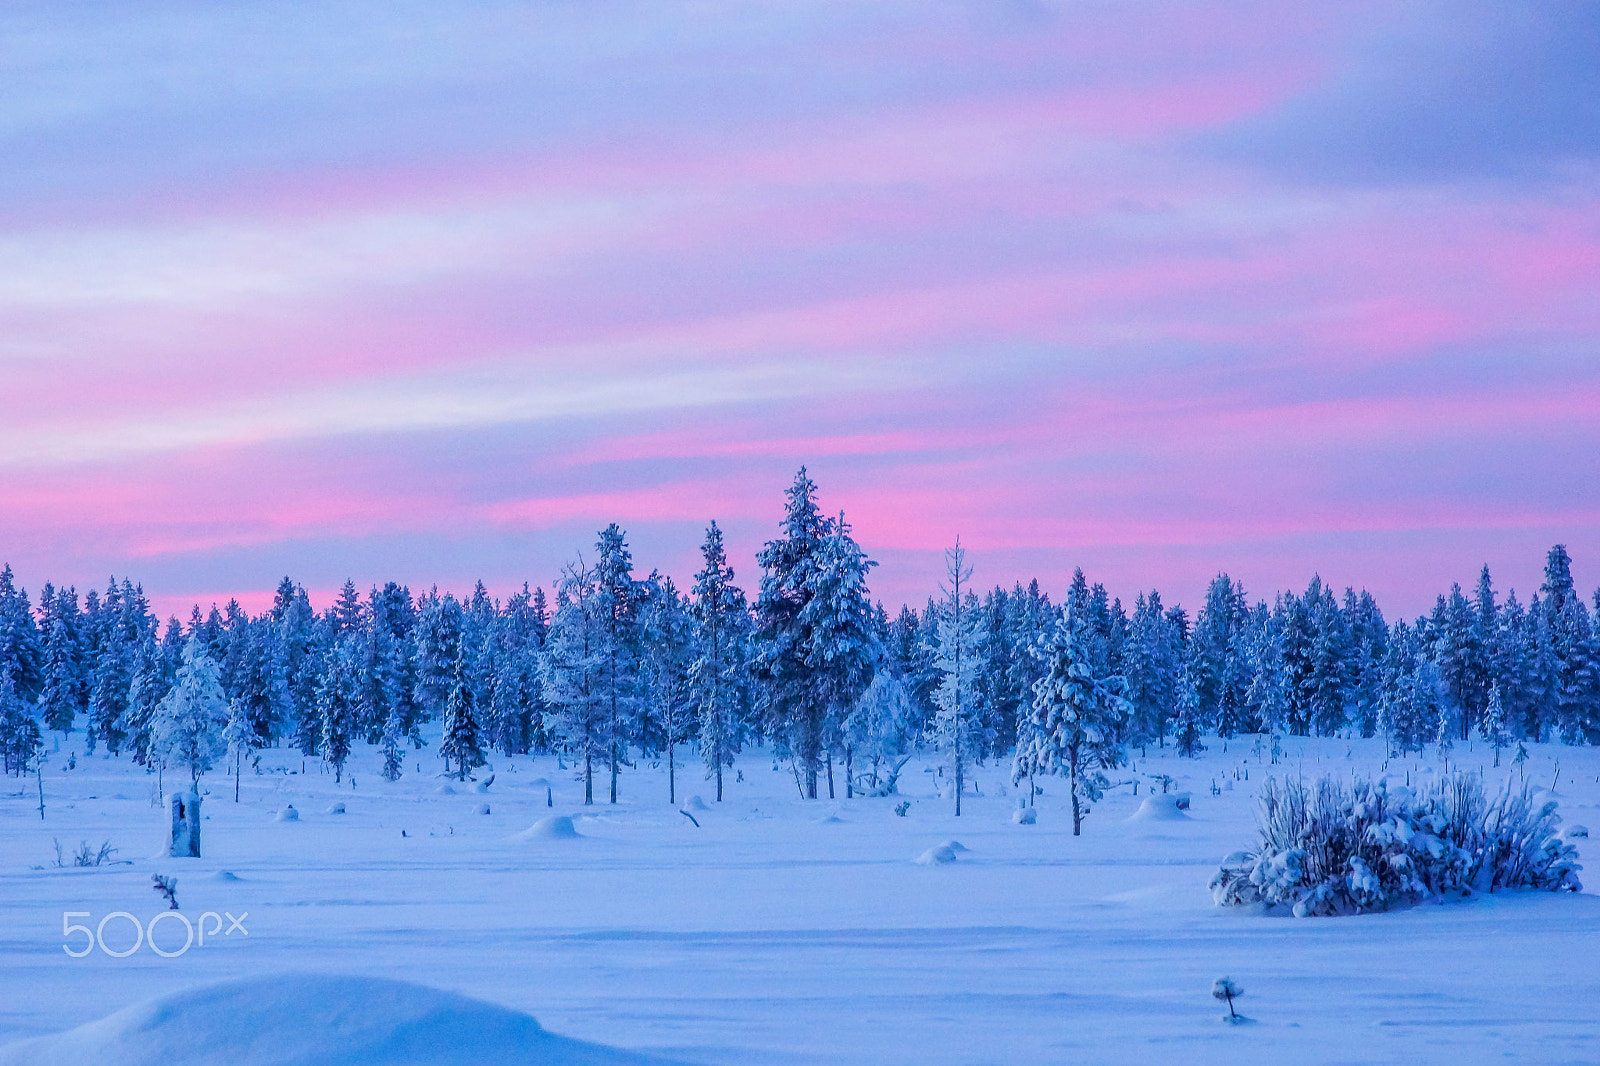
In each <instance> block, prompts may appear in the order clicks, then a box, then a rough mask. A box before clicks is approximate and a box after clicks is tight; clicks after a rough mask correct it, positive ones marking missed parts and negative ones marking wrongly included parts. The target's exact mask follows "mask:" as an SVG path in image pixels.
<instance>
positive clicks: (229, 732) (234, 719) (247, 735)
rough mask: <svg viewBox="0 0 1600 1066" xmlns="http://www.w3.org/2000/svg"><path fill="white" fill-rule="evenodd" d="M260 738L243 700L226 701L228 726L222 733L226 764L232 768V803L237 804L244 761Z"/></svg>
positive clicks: (236, 698)
mask: <svg viewBox="0 0 1600 1066" xmlns="http://www.w3.org/2000/svg"><path fill="white" fill-rule="evenodd" d="M259 741H260V738H259V737H258V736H256V731H255V728H254V725H253V724H252V723H251V721H250V709H249V707H248V705H247V704H246V703H245V702H244V700H242V699H239V698H238V697H235V698H234V699H232V700H229V701H228V725H227V728H225V729H224V730H223V731H222V742H223V745H224V746H225V749H226V752H227V756H228V762H229V763H230V764H231V765H232V768H233V802H235V803H238V802H239V775H240V773H242V772H243V769H244V760H245V759H246V758H247V757H249V755H250V753H251V752H252V751H254V750H255V749H256V745H257V744H258V743H259Z"/></svg>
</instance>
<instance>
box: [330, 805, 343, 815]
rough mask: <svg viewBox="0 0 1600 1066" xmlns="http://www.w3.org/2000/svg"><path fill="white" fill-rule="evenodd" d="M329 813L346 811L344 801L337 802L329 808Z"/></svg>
mask: <svg viewBox="0 0 1600 1066" xmlns="http://www.w3.org/2000/svg"><path fill="white" fill-rule="evenodd" d="M328 813H329V814H343V813H344V804H343V803H335V804H334V805H333V806H332V807H329V808H328Z"/></svg>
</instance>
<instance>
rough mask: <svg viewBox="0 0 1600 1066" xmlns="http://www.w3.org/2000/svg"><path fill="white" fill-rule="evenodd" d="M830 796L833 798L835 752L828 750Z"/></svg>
mask: <svg viewBox="0 0 1600 1066" xmlns="http://www.w3.org/2000/svg"><path fill="white" fill-rule="evenodd" d="M828 798H829V799H833V752H831V751H830V752H828Z"/></svg>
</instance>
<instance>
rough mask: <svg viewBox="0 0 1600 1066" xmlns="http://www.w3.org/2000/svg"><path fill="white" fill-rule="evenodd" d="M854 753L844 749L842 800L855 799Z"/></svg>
mask: <svg viewBox="0 0 1600 1066" xmlns="http://www.w3.org/2000/svg"><path fill="white" fill-rule="evenodd" d="M855 765H856V761H855V753H854V752H853V751H851V750H850V749H849V748H846V749H844V798H845V799H855V798H856V785H855V782H856V773H855Z"/></svg>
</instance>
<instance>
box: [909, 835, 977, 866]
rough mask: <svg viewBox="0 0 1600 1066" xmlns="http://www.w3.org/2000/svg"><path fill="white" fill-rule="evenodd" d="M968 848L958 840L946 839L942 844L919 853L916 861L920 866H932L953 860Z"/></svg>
mask: <svg viewBox="0 0 1600 1066" xmlns="http://www.w3.org/2000/svg"><path fill="white" fill-rule="evenodd" d="M970 850H971V849H970V848H968V847H967V846H966V845H965V844H963V843H961V841H959V840H947V841H945V842H944V843H943V844H940V845H938V846H936V847H932V848H929V849H928V850H927V851H925V852H923V853H922V854H921V855H918V856H917V863H918V864H919V865H921V866H934V865H937V864H942V863H950V862H955V861H956V856H957V855H958V854H960V853H961V852H963V851H970Z"/></svg>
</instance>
